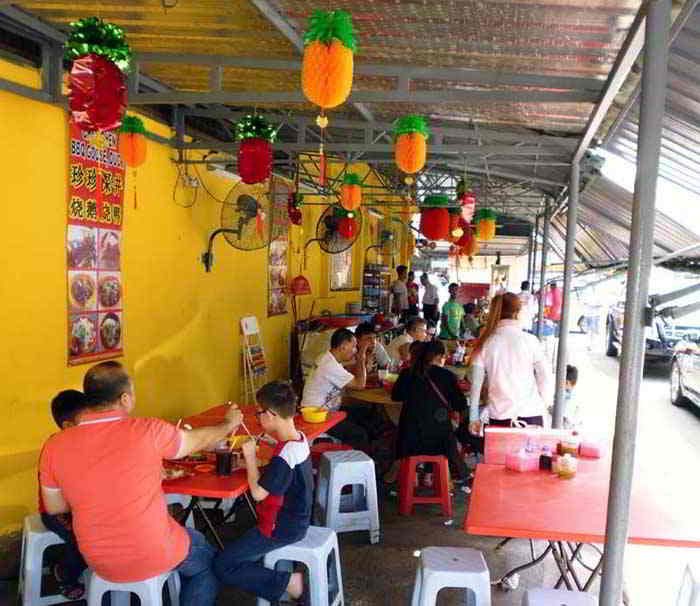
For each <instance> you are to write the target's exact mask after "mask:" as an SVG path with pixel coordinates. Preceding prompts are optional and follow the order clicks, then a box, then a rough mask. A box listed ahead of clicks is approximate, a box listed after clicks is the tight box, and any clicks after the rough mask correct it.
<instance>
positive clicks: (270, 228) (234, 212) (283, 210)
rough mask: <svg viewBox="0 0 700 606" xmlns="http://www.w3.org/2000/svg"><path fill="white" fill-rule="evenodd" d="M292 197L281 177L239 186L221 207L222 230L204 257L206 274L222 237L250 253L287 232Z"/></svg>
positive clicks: (230, 193) (233, 188)
mask: <svg viewBox="0 0 700 606" xmlns="http://www.w3.org/2000/svg"><path fill="white" fill-rule="evenodd" d="M288 195H289V186H287V185H286V184H285V183H284V182H283V181H282V180H281V179H278V178H277V177H270V179H268V180H267V181H264V182H262V183H256V184H254V185H246V184H245V183H243V182H242V181H239V182H238V183H236V184H235V185H234V186H233V187H232V188H231V190H230V191H229V192H228V194H227V195H226V198H225V200H223V203H222V205H221V228H219V229H217V230H215V231H214V232H212V234H211V236H209V247H208V249H207V252H205V253H204V254H203V255H202V262H203V263H204V267H205V269H206V271H211V267H212V265H213V263H214V256H213V253H212V245H213V242H214V238H215V237H216V236H217V235H218V234H223V235H224V237H225V238H226V241H227V242H228V243H229V244H230V245H231V246H233V247H234V248H237V249H239V250H246V251H249V250H258V249H261V248H265V247H266V246H268V245H269V244H270V241H271V240H272V239H274V238H275V237H277V236H278V235H280V230H282V231H286V229H287V224H288V217H287V207H286V203H287V196H288ZM280 200H282V201H283V202H284V204H282V203H281V202H280ZM273 201H274V203H273Z"/></svg>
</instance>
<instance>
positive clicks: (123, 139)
mask: <svg viewBox="0 0 700 606" xmlns="http://www.w3.org/2000/svg"><path fill="white" fill-rule="evenodd" d="M146 150H147V144H146V127H145V126H144V125H143V120H141V118H137V117H136V116H125V117H124V120H123V121H122V125H121V128H120V129H119V152H120V153H121V155H122V158H124V162H125V163H126V165H127V166H131V167H133V168H136V167H137V166H141V165H142V164H143V163H144V162H145V161H146Z"/></svg>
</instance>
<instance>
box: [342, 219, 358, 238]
mask: <svg viewBox="0 0 700 606" xmlns="http://www.w3.org/2000/svg"><path fill="white" fill-rule="evenodd" d="M338 233H339V234H340V235H341V236H343V238H345V239H346V240H352V239H353V238H354V237H355V234H357V222H356V221H355V219H351V218H350V217H343V218H342V219H340V221H338Z"/></svg>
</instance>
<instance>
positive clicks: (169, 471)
mask: <svg viewBox="0 0 700 606" xmlns="http://www.w3.org/2000/svg"><path fill="white" fill-rule="evenodd" d="M160 475H161V477H162V478H163V479H164V480H177V479H178V478H184V477H185V476H189V475H192V474H191V473H190V472H189V471H187V470H186V469H182V467H165V468H163V470H162V471H161V474H160Z"/></svg>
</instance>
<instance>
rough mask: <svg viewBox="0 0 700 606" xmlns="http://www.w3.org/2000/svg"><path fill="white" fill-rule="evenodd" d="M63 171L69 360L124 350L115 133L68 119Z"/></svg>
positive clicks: (120, 178)
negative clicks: (66, 158) (65, 178)
mask: <svg viewBox="0 0 700 606" xmlns="http://www.w3.org/2000/svg"><path fill="white" fill-rule="evenodd" d="M69 128H70V156H69V172H68V179H69V181H68V227H67V230H66V254H67V271H68V364H69V365H76V364H85V363H87V362H94V361H97V360H105V359H108V358H116V357H119V356H121V355H123V346H122V335H123V332H124V324H123V312H124V307H123V300H122V299H123V294H124V291H123V281H122V272H121V255H122V219H123V208H124V205H123V201H124V163H123V162H122V158H121V155H120V154H119V149H118V142H119V137H118V135H117V133H116V132H112V131H110V132H103V133H100V132H88V131H84V130H82V129H81V128H80V127H78V126H77V125H76V124H74V123H73V122H69Z"/></svg>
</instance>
